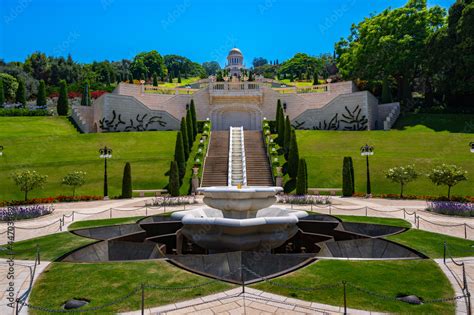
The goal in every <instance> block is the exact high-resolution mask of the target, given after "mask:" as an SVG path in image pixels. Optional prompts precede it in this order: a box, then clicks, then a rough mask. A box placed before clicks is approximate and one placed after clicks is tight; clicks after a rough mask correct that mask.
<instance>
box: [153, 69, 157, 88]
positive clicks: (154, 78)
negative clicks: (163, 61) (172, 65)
mask: <svg viewBox="0 0 474 315" xmlns="http://www.w3.org/2000/svg"><path fill="white" fill-rule="evenodd" d="M153 86H158V75H157V74H156V72H154V73H153Z"/></svg>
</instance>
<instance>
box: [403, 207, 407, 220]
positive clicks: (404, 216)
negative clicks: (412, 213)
mask: <svg viewBox="0 0 474 315" xmlns="http://www.w3.org/2000/svg"><path fill="white" fill-rule="evenodd" d="M406 218H407V217H406V210H405V208H403V219H406Z"/></svg>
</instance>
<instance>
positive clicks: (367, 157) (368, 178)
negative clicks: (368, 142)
mask: <svg viewBox="0 0 474 315" xmlns="http://www.w3.org/2000/svg"><path fill="white" fill-rule="evenodd" d="M365 159H366V162H367V195H370V194H371V192H372V191H371V187H370V169H369V156H368V155H366V156H365Z"/></svg>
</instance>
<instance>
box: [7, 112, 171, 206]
mask: <svg viewBox="0 0 474 315" xmlns="http://www.w3.org/2000/svg"><path fill="white" fill-rule="evenodd" d="M175 139H176V132H174V131H157V132H154V131H150V132H130V133H99V134H79V133H78V132H76V131H75V129H74V128H73V126H72V125H71V124H70V123H69V122H68V121H67V119H66V118H60V117H0V144H1V145H3V146H4V155H3V157H2V158H1V159H0V178H1V179H2V180H0V200H11V199H20V200H21V199H22V197H23V194H22V193H21V192H20V191H19V190H18V188H17V187H16V186H15V185H14V184H13V181H12V180H11V179H9V178H8V177H9V175H10V173H11V172H12V171H13V170H18V169H23V168H25V169H26V168H27V169H33V170H37V171H38V172H39V173H41V174H45V175H48V176H49V178H48V182H47V184H46V185H45V186H44V188H43V189H42V190H33V191H32V192H31V193H30V197H31V198H35V197H48V196H55V195H61V194H62V195H71V193H72V192H71V189H70V188H69V187H67V186H64V185H61V180H62V177H64V175H66V173H68V172H70V171H74V170H82V171H85V172H87V177H86V184H85V185H84V186H83V187H80V188H78V189H77V194H80V195H101V194H102V193H103V192H102V189H103V172H104V162H103V160H101V159H99V152H98V150H99V148H101V147H103V146H104V145H107V146H109V147H111V148H112V150H113V158H112V159H110V160H109V161H108V175H109V195H110V196H117V195H120V193H121V186H122V174H123V167H124V165H125V163H126V162H130V163H131V165H132V178H133V187H134V188H135V189H153V188H163V187H165V186H166V185H167V183H168V177H167V176H166V175H165V174H166V173H167V171H168V169H169V162H170V161H171V160H172V159H173V154H174V143H175Z"/></svg>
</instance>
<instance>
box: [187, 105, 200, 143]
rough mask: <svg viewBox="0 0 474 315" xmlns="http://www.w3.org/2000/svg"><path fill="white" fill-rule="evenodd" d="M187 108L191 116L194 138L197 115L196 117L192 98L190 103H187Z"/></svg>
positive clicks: (196, 130)
mask: <svg viewBox="0 0 474 315" xmlns="http://www.w3.org/2000/svg"><path fill="white" fill-rule="evenodd" d="M189 109H190V110H191V116H192V118H193V134H194V139H196V136H197V134H198V125H197V117H196V106H195V105H194V100H193V99H192V100H191V103H190V104H189Z"/></svg>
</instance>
